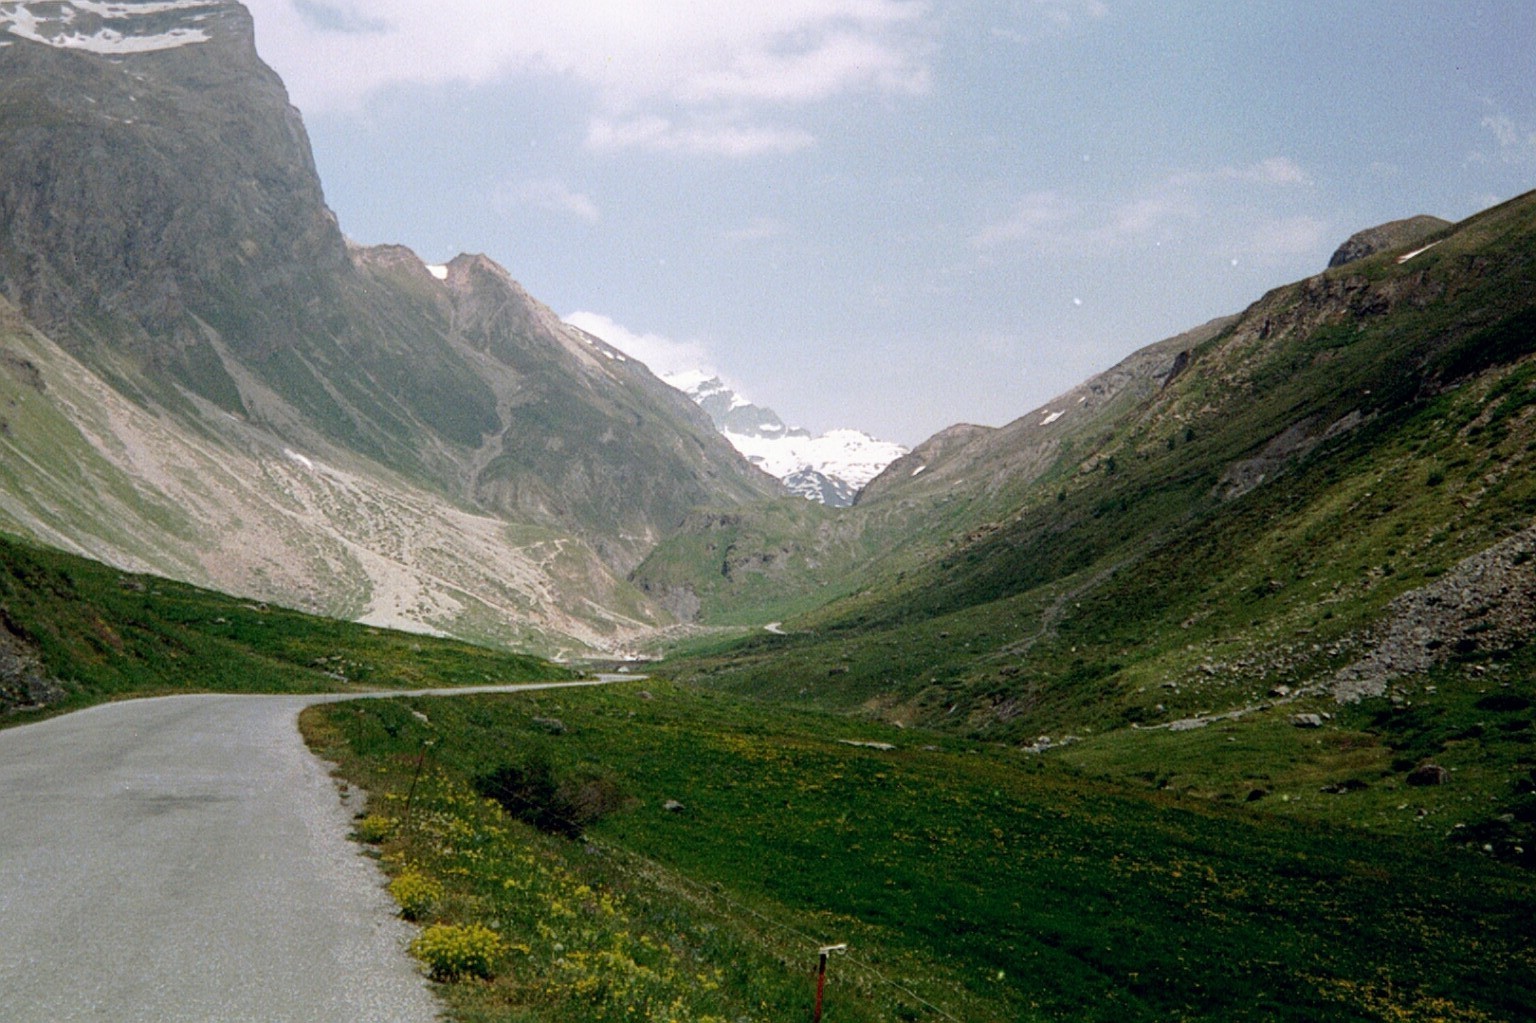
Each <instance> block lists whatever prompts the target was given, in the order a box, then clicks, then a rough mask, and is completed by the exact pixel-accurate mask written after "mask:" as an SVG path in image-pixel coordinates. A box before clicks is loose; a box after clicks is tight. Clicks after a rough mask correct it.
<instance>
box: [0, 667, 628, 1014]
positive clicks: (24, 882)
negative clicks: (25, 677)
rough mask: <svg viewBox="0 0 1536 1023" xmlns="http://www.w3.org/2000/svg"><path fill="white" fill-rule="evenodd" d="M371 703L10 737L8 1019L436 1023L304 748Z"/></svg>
mask: <svg viewBox="0 0 1536 1023" xmlns="http://www.w3.org/2000/svg"><path fill="white" fill-rule="evenodd" d="M626 677H627V676H626ZM571 684H572V683H556V684H554V686H551V685H524V686H495V687H477V688H474V689H453V690H421V691H415V692H411V693H400V692H385V693H374V694H368V696H371V697H390V696H402V695H411V696H415V695H442V696H452V695H465V694H469V693H475V692H516V691H521V690H528V689H543V688H554V687H556V686H568V685H571ZM577 684H586V685H593V684H600V683H590V682H589V683H577ZM357 698H360V697H355V696H176V697H165V698H159V699H147V700H135V701H130V702H126V703H114V704H106V705H103V706H99V707H94V708H91V709H89V710H84V711H80V712H78V713H75V714H69V715H66V716H64V717H59V718H54V719H52V720H49V721H44V722H41V723H38V724H34V725H25V726H22V727H19V728H14V729H9V730H5V731H0V1019H3V1020H5V1021H6V1023H69V1021H76V1020H91V1021H111V1023H175V1021H187V1023H193V1021H196V1023H237V1021H238V1023H280V1021H290V1020H291V1021H295V1023H298V1021H303V1023H332V1021H334V1023H361V1021H367V1023H416V1021H422V1023H426V1021H432V1020H436V1019H438V1016H439V1005H438V1003H437V1001H436V999H435V998H434V996H433V995H432V993H431V991H430V990H429V987H428V985H427V983H426V981H425V980H424V979H423V977H422V975H421V973H420V971H419V970H418V969H417V968H416V966H415V964H414V963H413V961H412V960H411V959H410V958H409V956H408V955H407V954H406V952H405V945H406V942H407V941H408V939H409V937H410V931H409V929H408V928H407V926H406V925H405V924H404V923H402V922H401V921H400V920H399V919H398V918H397V917H396V916H395V908H394V905H393V903H392V902H391V900H390V898H389V896H388V894H387V893H386V892H385V891H384V889H383V888H382V877H381V875H380V874H379V872H378V870H377V868H376V867H375V866H374V865H373V863H371V862H370V861H369V860H367V859H366V858H365V857H363V856H362V855H361V854H360V853H359V851H358V849H357V847H356V846H355V845H354V844H353V843H352V842H350V841H349V840H348V838H347V833H348V831H349V829H350V823H351V818H352V814H353V810H352V808H350V807H348V806H347V805H346V803H345V802H344V800H343V798H342V796H341V795H340V793H339V792H338V789H337V786H336V784H335V783H334V781H333V780H332V779H331V777H330V774H329V771H328V768H327V766H326V765H325V764H324V763H323V762H321V761H320V760H319V758H317V757H316V756H314V754H312V753H311V752H310V751H309V750H308V749H307V748H306V747H305V745H304V743H303V741H302V739H300V737H299V732H298V728H297V725H296V719H297V716H298V713H299V711H300V710H302V709H303V708H304V707H306V706H309V705H311V704H314V703H322V702H332V701H336V700H345V699H357Z"/></svg>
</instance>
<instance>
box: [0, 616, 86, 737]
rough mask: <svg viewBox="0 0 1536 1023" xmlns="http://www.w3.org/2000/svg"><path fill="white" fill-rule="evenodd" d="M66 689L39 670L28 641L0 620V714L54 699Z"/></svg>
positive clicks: (65, 691)
mask: <svg viewBox="0 0 1536 1023" xmlns="http://www.w3.org/2000/svg"><path fill="white" fill-rule="evenodd" d="M68 693H69V690H68V688H67V687H66V686H65V685H64V684H63V683H62V682H60V681H59V680H58V679H55V678H50V677H49V676H48V674H47V673H46V672H45V671H44V670H43V663H42V659H41V658H40V657H38V654H37V651H36V650H35V649H33V647H32V645H31V644H29V643H27V642H26V641H25V640H23V639H22V638H21V637H20V636H17V635H16V634H15V633H13V632H12V631H11V630H10V629H9V628H8V627H7V626H6V625H5V623H4V622H0V715H5V714H12V713H15V712H16V711H21V710H33V709H36V708H39V707H47V706H49V705H50V704H54V703H58V702H59V701H60V700H62V699H64V697H65V696H67V695H68Z"/></svg>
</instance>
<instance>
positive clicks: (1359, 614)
mask: <svg viewBox="0 0 1536 1023" xmlns="http://www.w3.org/2000/svg"><path fill="white" fill-rule="evenodd" d="M1533 273H1536V194H1533V195H1526V196H1522V197H1520V198H1518V199H1516V200H1512V201H1510V202H1508V203H1505V204H1503V205H1501V206H1499V207H1495V208H1494V209H1491V210H1488V211H1486V212H1484V213H1482V214H1479V215H1478V216H1475V217H1472V218H1470V219H1468V220H1466V221H1464V222H1462V223H1460V224H1456V225H1452V226H1450V227H1446V228H1443V229H1441V230H1440V231H1438V232H1436V233H1434V234H1432V235H1430V236H1427V237H1426V236H1419V237H1416V238H1414V239H1413V240H1412V241H1409V242H1407V243H1406V244H1405V246H1399V247H1397V248H1388V249H1384V250H1382V251H1380V252H1378V253H1376V254H1374V255H1370V256H1366V257H1363V258H1361V259H1358V260H1354V261H1351V262H1348V263H1345V264H1343V265H1341V266H1338V267H1334V268H1331V269H1329V270H1327V271H1325V272H1323V273H1319V274H1318V275H1316V276H1314V277H1311V278H1308V279H1306V280H1304V281H1299V282H1297V283H1295V284H1292V285H1289V286H1285V287H1281V288H1277V289H1275V290H1273V291H1272V292H1270V293H1269V294H1268V295H1265V296H1264V297H1263V298H1261V299H1260V300H1259V301H1257V302H1256V303H1254V304H1253V305H1252V306H1250V307H1249V308H1248V309H1247V310H1245V311H1243V312H1242V313H1239V314H1237V315H1234V316H1231V317H1226V318H1223V319H1220V320H1217V321H1213V322H1212V323H1210V324H1207V325H1205V326H1203V327H1201V328H1199V329H1197V330H1195V331H1191V332H1189V333H1188V334H1185V335H1181V336H1179V337H1176V338H1171V339H1169V340H1167V341H1164V342H1160V343H1158V344H1156V345H1152V346H1150V347H1149V348H1147V349H1144V350H1142V351H1140V352H1138V353H1136V354H1134V355H1132V356H1131V357H1130V358H1128V359H1127V360H1125V361H1124V362H1122V363H1121V364H1120V365H1118V366H1116V367H1114V368H1112V369H1111V370H1109V371H1107V372H1106V373H1103V374H1100V375H1099V376H1097V377H1095V378H1093V379H1092V380H1090V381H1088V382H1086V383H1085V384H1083V385H1081V386H1080V387H1078V388H1075V389H1073V390H1072V391H1069V392H1067V393H1066V394H1064V395H1062V396H1061V397H1059V398H1057V399H1055V400H1053V401H1051V402H1050V403H1048V404H1047V405H1045V406H1043V407H1041V408H1040V409H1038V410H1036V411H1035V412H1033V413H1030V414H1029V415H1026V416H1024V417H1021V418H1020V419H1019V420H1017V421H1016V422H1014V423H1012V424H1010V425H1009V426H1007V427H1003V428H1001V429H997V430H993V429H984V428H977V427H959V428H954V429H951V430H949V431H945V432H944V433H942V434H940V435H939V436H937V437H935V438H933V439H932V440H930V441H929V442H926V443H925V444H923V445H920V446H919V447H918V448H917V449H916V450H914V451H913V452H912V453H910V454H908V455H907V456H905V457H904V458H903V459H900V460H898V461H896V462H895V463H893V464H892V465H891V466H890V467H889V468H888V469H887V470H886V472H885V473H884V474H883V475H882V476H881V477H880V478H878V479H876V480H875V481H873V482H872V483H871V484H870V485H869V486H867V487H866V488H865V490H864V492H863V493H862V494H861V496H860V499H859V501H858V503H857V505H855V507H854V508H853V509H851V510H850V512H849V513H848V514H847V515H845V516H844V517H843V519H842V520H841V521H840V522H839V523H838V531H839V533H840V535H841V537H842V538H843V539H842V542H843V543H844V545H845V546H846V547H847V548H849V549H855V550H859V551H865V552H868V551H873V552H874V553H873V555H872V560H871V561H866V562H863V563H862V565H861V567H860V568H859V569H858V570H857V571H856V572H855V581H854V582H853V583H852V584H848V585H844V586H841V587H834V592H840V593H844V594H846V595H845V596H843V597H842V598H841V599H838V600H833V601H831V602H829V603H828V602H825V601H823V602H822V603H823V604H824V606H822V607H820V609H819V610H815V611H813V612H810V613H803V614H801V615H800V616H799V617H798V618H789V619H787V620H786V621H785V622H784V624H783V630H784V631H785V632H788V633H791V635H789V636H784V637H771V636H764V637H760V638H758V639H755V640H754V641H752V643H750V644H748V646H747V647H746V648H745V650H743V651H741V652H740V653H739V654H738V655H737V656H736V657H734V658H731V659H729V660H722V661H720V662H718V663H712V664H710V665H708V666H706V667H704V668H701V671H703V672H705V673H706V675H707V677H708V678H709V680H710V683H711V684H713V685H730V686H739V687H741V688H743V689H750V690H752V691H754V692H779V691H782V690H784V687H785V686H787V685H790V684H795V685H797V686H801V687H803V685H804V684H803V683H801V682H798V681H796V682H791V680H800V679H804V678H806V677H809V675H810V674H814V675H815V676H817V677H818V678H819V681H818V682H817V684H816V685H815V686H814V687H813V692H814V693H816V694H817V695H816V699H818V700H821V701H823V702H827V703H830V704H835V705H840V706H863V707H875V708H879V709H880V711H881V712H882V713H884V714H886V715H888V716H892V717H895V718H898V719H902V720H912V721H927V722H930V723H945V722H947V723H949V724H951V725H963V726H964V727H966V728H969V729H973V730H976V731H979V732H981V733H982V734H987V735H995V736H998V737H1009V736H1014V737H1025V736H1028V737H1034V736H1038V735H1040V734H1046V733H1050V734H1060V732H1061V731H1062V730H1067V731H1075V730H1077V729H1082V728H1087V727H1091V728H1093V729H1094V730H1096V731H1097V730H1101V729H1104V728H1114V727H1120V728H1124V727H1127V726H1128V725H1129V724H1130V723H1135V724H1137V725H1138V726H1140V727H1147V726H1152V725H1158V726H1161V727H1168V726H1170V725H1172V724H1174V723H1176V722H1180V721H1183V720H1186V719H1189V720H1201V721H1208V720H1211V718H1212V717H1213V716H1214V715H1220V714H1221V713H1224V712H1241V711H1242V710H1243V709H1244V708H1251V707H1257V706H1262V705H1264V704H1265V701H1266V693H1268V692H1269V691H1270V690H1271V689H1272V688H1274V687H1276V686H1281V687H1283V688H1284V689H1285V691H1286V692H1287V693H1289V694H1290V698H1296V697H1297V695H1298V694H1311V696H1312V697H1314V698H1320V699H1322V700H1323V701H1331V700H1333V699H1335V698H1343V699H1352V698H1356V697H1358V696H1360V695H1362V694H1363V695H1367V696H1369V697H1370V698H1371V699H1381V698H1384V697H1386V696H1392V697H1394V698H1396V699H1398V700H1400V701H1408V700H1412V701H1413V702H1414V703H1415V705H1418V704H1419V703H1420V702H1421V701H1426V700H1427V701H1428V703H1429V704H1431V705H1433V704H1434V703H1435V702H1436V701H1435V697H1434V695H1433V694H1432V693H1431V694H1429V695H1426V694H1427V693H1428V691H1427V690H1426V688H1425V687H1426V686H1431V687H1435V686H1438V687H1439V691H1440V692H1442V693H1444V692H1445V691H1447V690H1451V689H1454V690H1455V691H1458V692H1464V691H1465V687H1466V686H1467V685H1469V684H1470V683H1471V681H1472V680H1473V679H1476V678H1478V677H1481V676H1480V675H1479V674H1478V672H1502V671H1507V670H1510V669H1508V668H1505V667H1501V665H1503V664H1505V663H1507V662H1510V660H1511V659H1513V660H1514V661H1515V662H1518V661H1519V659H1520V658H1521V657H1523V656H1525V649H1526V648H1525V643H1524V640H1522V639H1519V638H1518V637H1519V635H1520V633H1519V629H1520V626H1519V625H1518V623H1519V622H1524V621H1526V620H1528V619H1529V618H1531V617H1532V616H1533V613H1536V612H1533V607H1536V577H1532V576H1531V575H1530V571H1531V570H1530V569H1529V568H1528V567H1527V566H1528V565H1529V563H1530V562H1529V559H1528V557H1527V554H1526V551H1527V549H1528V544H1529V538H1528V535H1527V531H1528V527H1530V524H1531V521H1532V514H1533V512H1536V489H1533V488H1536V475H1533V474H1532V473H1531V472H1530V471H1529V470H1530V466H1529V464H1528V461H1529V458H1530V451H1532V450H1536V388H1533V386H1532V384H1531V380H1532V379H1533V378H1536V377H1533V374H1536V363H1533V361H1532V360H1533V358H1536V298H1533V296H1536V292H1533V291H1532V290H1531V288H1530V281H1531V280H1532V275H1533ZM750 535H755V533H754V530H752V529H748V528H747V525H746V524H745V523H743V524H741V525H738V526H737V528H736V540H737V542H735V543H734V544H733V545H732V546H731V547H730V548H729V558H730V559H731V561H732V562H734V563H736V564H750V563H752V561H753V559H754V557H761V556H764V555H771V556H772V557H771V564H772V566H773V569H774V571H775V572H776V573H777V578H779V579H780V580H783V581H784V583H785V586H784V587H782V588H780V589H778V590H775V591H774V592H773V601H774V602H775V608H774V609H775V610H777V609H780V608H784V607H787V606H793V604H794V602H795V601H796V600H797V599H801V598H802V597H803V595H804V594H805V592H806V591H805V584H806V582H807V581H809V585H811V586H819V585H821V584H823V583H828V584H831V582H832V580H831V578H830V577H828V576H820V575H819V574H818V572H817V571H816V570H814V569H812V568H811V567H810V566H813V565H822V564H832V565H833V569H832V570H833V572H842V571H844V570H845V569H846V567H847V565H848V564H849V563H850V562H856V561H857V558H856V557H854V558H850V559H848V560H846V561H843V562H837V563H833V562H831V561H830V560H829V559H828V558H827V555H826V550H827V547H828V537H829V536H830V531H829V529H828V527H827V526H826V525H825V524H823V523H807V524H806V526H805V528H803V529H802V531H801V532H799V533H798V534H795V533H789V534H785V533H782V532H781V533H780V534H779V535H777V536H775V537H774V538H773V547H772V548H771V549H770V550H767V551H762V550H754V549H753V548H752V547H750V546H748V545H747V544H746V543H744V542H742V539H743V538H744V537H747V536H750ZM689 542H690V541H688V540H687V539H686V538H685V537H684V536H683V535H679V536H678V537H674V538H673V539H672V540H669V541H668V543H667V544H664V545H663V547H662V548H659V549H658V551H657V553H656V554H653V555H652V562H651V564H653V565H655V566H656V567H657V569H658V571H659V570H660V569H661V568H662V567H663V566H665V567H666V569H667V571H668V572H669V575H668V576H667V583H668V585H670V586H672V587H673V588H682V587H686V586H687V585H688V582H687V576H686V569H685V567H684V566H685V565H686V564H687V561H688V559H686V558H684V557H682V556H681V555H680V552H681V551H683V550H684V549H685V548H687V546H688V544H689ZM697 550H699V551H701V552H702V550H703V549H702V548H697ZM718 556H719V555H718V554H716V555H712V557H718ZM694 565H695V568H694V569H693V571H694V572H695V573H696V575H695V578H697V579H698V580H699V587H700V589H699V592H701V593H705V594H710V595H712V599H713V601H714V604H713V605H711V604H710V602H709V601H705V602H704V606H706V607H708V606H716V607H718V608H720V611H719V613H720V614H721V615H722V616H729V617H730V618H732V619H734V620H743V619H745V620H751V615H750V605H749V604H748V603H747V599H748V597H749V591H747V590H746V589H739V590H737V591H729V590H724V589H722V588H721V583H720V581H719V579H720V576H721V572H720V569H719V567H718V566H717V565H713V564H712V562H711V561H710V560H708V559H706V558H704V557H703V554H702V553H700V554H699V557H698V560H696V561H695V562H694ZM647 571H648V569H647V568H646V567H645V566H642V569H641V573H642V574H644V573H646V572H647ZM1506 606H1507V608H1508V612H1507V614H1506V613H1505V612H1500V613H1498V614H1497V615H1496V614H1495V612H1494V610H1493V608H1494V607H1506ZM766 614H767V612H764V615H763V616H762V617H766ZM706 620H707V617H706ZM1479 623H1481V624H1479ZM818 664H820V665H823V666H824V665H834V666H835V670H831V671H829V670H828V669H827V668H825V667H822V668H821V669H820V670H817V668H816V667H815V665H818ZM1501 677H1504V678H1507V679H1509V680H1511V681H1513V679H1514V678H1515V677H1516V676H1510V675H1504V676H1501ZM1453 683H1454V686H1453ZM796 691H798V689H797V690H796ZM786 692H787V691H786Z"/></svg>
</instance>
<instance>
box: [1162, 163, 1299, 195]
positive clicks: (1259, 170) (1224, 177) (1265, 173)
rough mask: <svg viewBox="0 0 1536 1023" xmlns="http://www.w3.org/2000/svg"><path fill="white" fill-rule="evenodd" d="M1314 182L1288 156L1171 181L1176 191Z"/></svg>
mask: <svg viewBox="0 0 1536 1023" xmlns="http://www.w3.org/2000/svg"><path fill="white" fill-rule="evenodd" d="M1310 182H1311V179H1310V178H1309V177H1308V176H1307V172H1306V171H1304V170H1302V169H1301V165H1300V164H1298V163H1296V161H1295V160H1292V159H1291V158H1290V157H1288V156H1272V157H1270V158H1269V159H1267V160H1260V161H1259V162H1258V163H1250V164H1247V165H1245V166H1241V167H1216V168H1213V169H1210V170H1203V171H1181V172H1179V173H1177V174H1174V175H1172V176H1171V177H1169V178H1168V184H1169V185H1172V186H1174V187H1176V188H1188V187H1192V186H1204V185H1211V184H1221V183H1237V184H1248V185H1277V186H1284V185H1305V184H1309V183H1310Z"/></svg>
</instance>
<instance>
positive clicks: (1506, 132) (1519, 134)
mask: <svg viewBox="0 0 1536 1023" xmlns="http://www.w3.org/2000/svg"><path fill="white" fill-rule="evenodd" d="M1482 127H1483V128H1485V129H1487V130H1488V131H1489V132H1490V133H1491V134H1492V135H1493V139H1494V141H1495V142H1496V143H1497V144H1498V147H1499V149H1498V153H1497V157H1498V159H1499V160H1501V161H1502V162H1504V163H1525V162H1526V161H1529V160H1536V131H1532V130H1531V129H1530V128H1529V127H1528V126H1525V125H1521V124H1517V123H1516V122H1515V120H1514V118H1512V117H1509V116H1508V115H1505V114H1490V115H1489V116H1487V117H1485V118H1483V120H1482Z"/></svg>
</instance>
